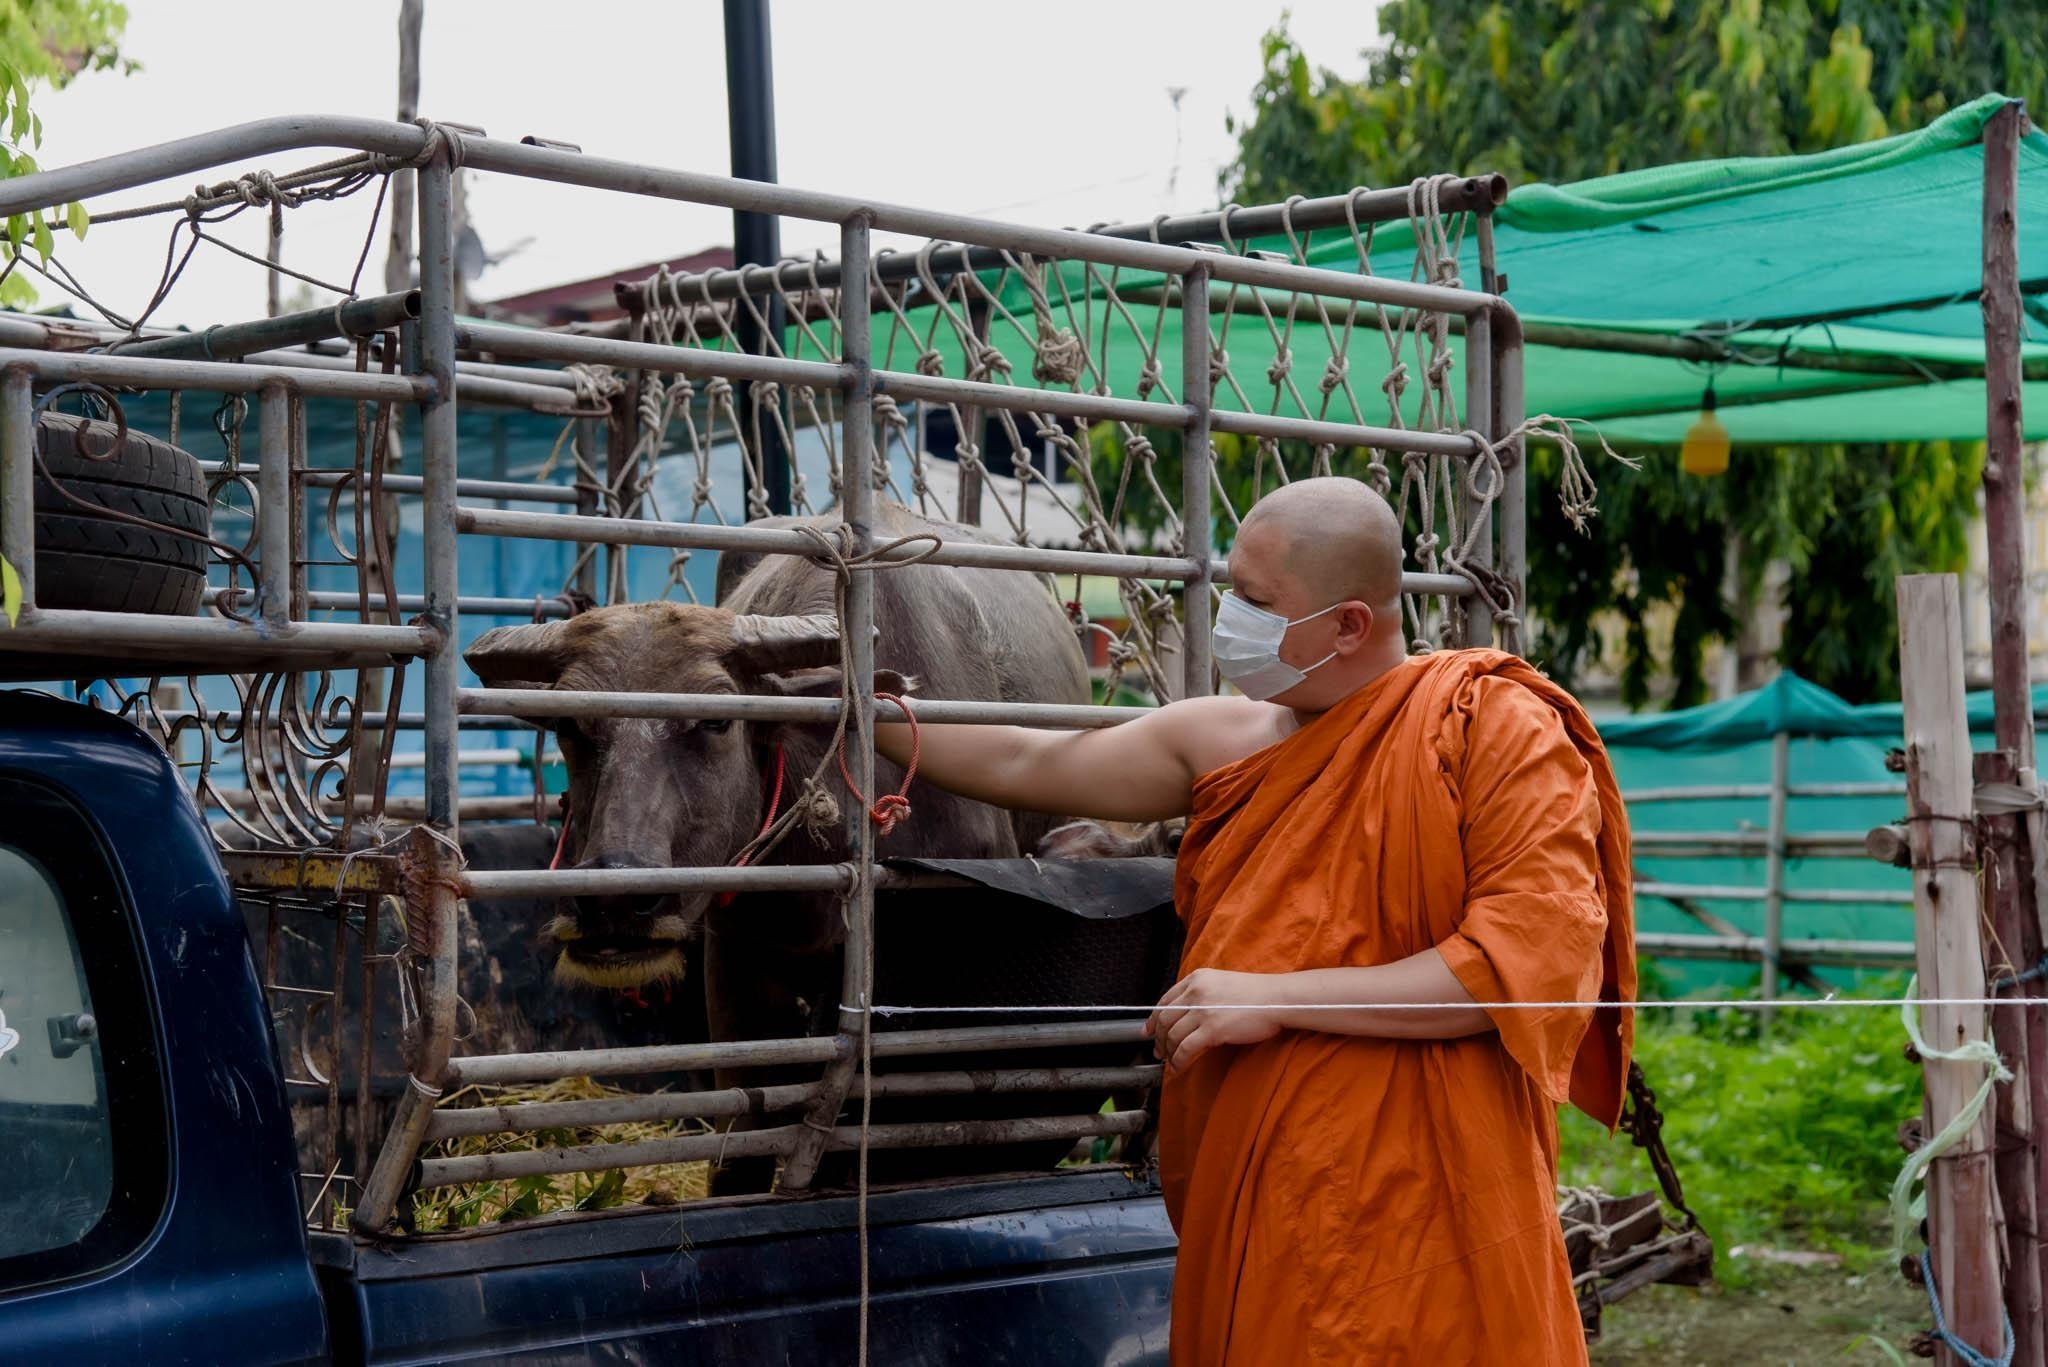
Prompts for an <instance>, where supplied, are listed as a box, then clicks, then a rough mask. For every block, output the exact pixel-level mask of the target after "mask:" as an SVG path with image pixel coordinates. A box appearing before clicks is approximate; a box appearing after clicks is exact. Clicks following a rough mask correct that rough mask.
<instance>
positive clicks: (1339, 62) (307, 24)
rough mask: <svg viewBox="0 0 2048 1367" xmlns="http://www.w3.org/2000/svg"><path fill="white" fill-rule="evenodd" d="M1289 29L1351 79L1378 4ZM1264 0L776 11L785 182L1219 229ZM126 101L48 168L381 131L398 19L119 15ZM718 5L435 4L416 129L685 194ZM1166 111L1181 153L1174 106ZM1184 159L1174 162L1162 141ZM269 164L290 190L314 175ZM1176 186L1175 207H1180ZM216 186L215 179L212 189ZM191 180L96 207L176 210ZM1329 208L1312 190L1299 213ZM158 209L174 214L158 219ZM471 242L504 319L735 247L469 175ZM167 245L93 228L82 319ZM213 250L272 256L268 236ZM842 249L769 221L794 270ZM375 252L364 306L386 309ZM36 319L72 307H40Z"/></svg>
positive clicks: (1069, 216)
mask: <svg viewBox="0 0 2048 1367" xmlns="http://www.w3.org/2000/svg"><path fill="white" fill-rule="evenodd" d="M1290 8H1291V10H1292V28H1293V31H1294V32H1295V34H1296V35H1297V36H1298V37H1299V38H1300V39H1301V41H1302V42H1303V44H1304V46H1305V47H1306V48H1307V50H1308V53H1309V55H1310V58H1311V59H1312V60H1313V61H1315V62H1316V63H1317V64H1319V65H1323V66H1329V67H1332V68H1334V69H1336V70H1338V71H1340V72H1343V73H1345V74H1347V75H1356V74H1358V73H1359V72H1360V71H1362V69H1363V66H1364V60H1363V58H1362V57H1361V56H1360V51H1361V49H1362V48H1364V47H1365V46H1366V45H1367V44H1368V43H1369V42H1371V40H1372V38H1373V31H1374V26H1373V18H1372V15H1373V11H1374V8H1375V7H1374V6H1373V5H1372V4H1370V3H1367V0H1296V2H1295V3H1294V4H1293V5H1292V6H1291V7H1290ZM1281 9H1282V4H1281V2H1280V0H1252V3H1249V4H1239V5H1233V6H1205V5H1196V4H1189V3H1186V2H1185V0H1182V3H1167V2H1166V0H1040V2H1039V3H1038V4H1037V5H1035V6H1033V7H1031V8H1030V9H1028V10H1027V8H1026V7H1024V6H1021V5H1008V4H990V3H977V2H976V0H967V2H966V3H962V2H961V0H953V2H952V3H944V2H943V0H868V2H866V3H861V2H859V0H838V3H826V2H825V0H816V2H813V0H776V4H775V7H774V25H775V32H774V50H775V85H776V92H775V93H776V119H777V136H778V141H779V148H780V160H781V166H780V170H781V179H782V180H783V181H784V182H785V183H788V184H791V185H798V186H803V187H806V188H812V189H819V190H833V191H843V192H848V193H855V194H860V195H864V196H867V197H870V198H875V199H882V200H887V201H891V202H895V203H902V204H911V205H920V206H928V207H933V208H942V209H948V210H953V211H958V212H966V213H980V214H986V215H988V216H991V217H998V218H1007V219H1012V220H1016V221H1021V222H1031V223H1043V224H1051V225H1056V226H1084V225H1086V224H1088V223H1092V222H1096V221H1101V220H1141V219H1147V218H1150V217H1152V216H1153V215H1154V214H1157V213H1159V212H1162V211H1164V210H1168V209H1190V208H1200V207H1213V206H1214V205H1215V203H1216V202H1217V195H1216V173H1217V171H1218V169H1219V168H1220V167H1221V166H1222V165H1223V164H1224V163H1225V162H1226V161H1227V160H1228V159H1229V156H1230V152H1231V147H1232V139H1231V137H1230V135H1229V134H1228V133H1227V132H1226V131H1225V128H1224V116H1225V114H1226V112H1227V111H1237V112H1240V113H1242V112H1243V111H1244V110H1245V109H1246V107H1247V105H1248V102H1249V96H1250V93H1251V89H1252V86H1253V83H1254V82H1255V81H1256V80H1257V78H1258V72H1259V38H1260V35H1261V34H1262V33H1263V32H1265V30H1266V29H1267V28H1269V27H1270V26H1271V25H1272V24H1273V23H1274V22H1275V21H1276V20H1277V19H1278V18H1279V17H1280V12H1281ZM129 12H130V19H129V25H128V33H127V39H126V42H125V49H126V51H127V53H128V55H130V56H132V57H133V58H135V59H136V60H137V61H139V62H141V63H142V67H143V69H142V70H141V71H140V72H138V73H137V74H135V75H132V76H128V77H119V76H115V75H112V74H106V73H100V74H92V75H87V76H84V77H81V78H80V79H79V80H78V81H76V82H75V83H74V84H73V85H72V86H71V87H70V88H68V89H66V90H63V91H59V92H54V93H52V92H45V93H44V94H43V95H42V96H41V97H40V98H39V102H38V104H37V109H38V111H39V112H40V113H41V114H42V117H43V122H44V125H45V129H46V134H45V141H44V143H43V146H42V148H41V149H40V152H39V153H38V157H39V160H40V161H41V163H42V164H43V165H45V166H59V165H65V164H68V163H71V162H75V161H80V160H84V159H87V158H91V157H95V156H101V155H105V154H107V153H110V152H115V151H119V150H122V149H125V148H130V147H135V146H138V145H142V144H145V143H149V142H155V141H160V140H163V139H166V138H173V137H178V136H181V135H184V134H188V133H196V132H200V131H204V130H206V129H210V128H216V127H221V126H224V125H227V124H233V123H237V122H240V121H242V120H245V119H253V118H259V117H262V116H265V115H271V114H285V113H346V114H364V115H375V116H384V117H389V116H391V114H392V113H393V112H394V111H395V109H396V100H397V77H396V53H397V36H396V35H397V13H398V3H397V0H350V2H349V3H340V2H339V0H329V2H328V3H325V4H318V5H315V4H280V3H277V2H276V0H212V2H211V3H207V4H204V5H194V4H190V3H182V2H181V0H129ZM722 27H723V25H722V20H721V6H720V5H719V4H717V3H715V2H714V0H681V2H678V3H668V4H660V3H642V2H638V0H585V3H581V4H563V3H560V0H553V2H552V3H540V2H539V0H494V2H493V3H485V2H484V0H427V4H426V24H425V34H424V38H423V41H422V51H423V56H422V78H421V97H420V105H421V110H422V112H423V113H425V114H427V115H429V116H431V117H436V118H445V119H450V120H453V121H456V122H460V123H467V124H474V125H480V126H481V127H483V128H485V129H486V130H488V131H489V132H490V133H491V135H492V136H494V137H501V138H507V139H514V140H516V139H518V138H519V137H521V136H523V135H525V134H529V133H531V134H536V135H539V136H542V137H547V138H555V139H562V140H566V141H570V142H575V143H578V144H580V145H582V147H583V148H584V149H585V150H586V151H589V152H592V153H595V154H601V155H605V156H611V157H619V158H625V159H628V160H635V161H642V162H647V163H651V164H655V165H662V166H672V167H678V168H682V169H686V170H693V171H706V172H715V173H723V172H725V171H726V170H727V169H728V161H727V142H726V116H725V68H724V57H723V47H722V43H723V33H722ZM1171 86H1182V87H1185V88H1186V91H1187V93H1186V95H1185V97H1184V98H1183V100H1182V103H1181V110H1180V119H1179V130H1178V134H1176V126H1175V116H1174V109H1173V105H1172V103H1171V101H1170V99H1169V97H1168V95H1167V90H1168V87H1171ZM1177 138H1178V153H1176V139H1177ZM319 159H320V157H319V155H318V154H299V155H286V156H283V157H280V158H277V159H275V160H273V161H272V162H270V163H268V164H269V165H270V166H271V169H273V170H279V171H282V170H286V169H290V168H292V167H294V166H300V165H308V164H311V163H312V162H314V161H317V160H319ZM1176 171H1177V173H1178V174H1177V182H1176ZM218 178H219V177H216V176H209V177H208V179H218ZM190 188H191V187H190V186H189V185H187V184H185V183H183V182H182V181H181V182H179V183H176V184H174V185H170V186H165V187H160V188H159V190H157V191H156V192H154V193H145V194H139V195H138V194H136V193H133V192H131V193H129V194H126V195H121V196H114V197H110V199H109V200H108V201H106V203H108V204H112V203H117V202H127V203H135V202H138V201H142V200H147V199H157V198H170V197H172V194H182V193H183V192H185V191H187V190H189V189H190ZM1342 188H1345V187H1341V186H1303V187H1302V189H1303V190H1304V191H1305V192H1309V193H1318V192H1331V191H1335V190H1339V189H1342ZM165 191H169V192H171V193H165ZM373 199H374V191H370V192H365V193H363V194H361V195H359V196H357V197H355V198H353V199H350V200H346V201H342V202H341V203H338V204H334V205H316V206H312V207H309V208H306V209H301V210H298V211H297V212H295V213H294V214H292V215H291V216H290V217H289V218H288V220H287V227H286V234H285V261H286V263H287V264H289V265H292V266H295V267H297V268H298V269H301V270H304V271H306V272H308V273H310V274H313V275H316V276H319V277H322V278H324V279H339V280H346V279H347V277H348V274H349V272H350V270H351V269H352V268H353V266H354V263H355V258H356V253H357V252H358V250H360V247H361V244H362V240H363V235H364V230H365V228H366V226H367V224H368V216H369V213H370V210H371V207H372V203H373ZM469 208H470V215H471V219H472V222H473V223H474V225H475V227H476V229H477V231H478V233H479V234H480V235H481V237H482V239H483V241H484V243H485V246H486V248H487V249H488V250H490V251H492V252H494V253H495V252H501V251H504V250H506V249H507V248H510V247H512V246H513V245H514V244H515V243H517V242H518V241H519V240H520V239H522V238H526V237H529V236H530V237H533V238H535V239H536V240H535V241H534V242H533V243H532V244H531V245H529V246H527V247H525V248H524V249H523V250H520V251H518V252H517V253H515V254H513V255H512V256H511V257H510V258H509V259H507V260H505V261H503V262H502V263H500V264H498V265H496V266H494V267H492V268H491V269H490V270H489V271H488V272H487V273H486V274H485V275H484V276H483V277H482V279H481V280H479V281H478V282H477V283H476V284H475V285H474V286H473V287H472V289H473V292H474V295H475V297H478V298H484V299H489V298H494V297H498V296H502V295H508V294H515V293H519V292H522V291H524V290H528V289H532V288H536V287H539V286H542V285H548V284H554V283H557V282H560V281H564V280H572V279H577V278H580V277H584V276H589V275H595V274H599V273H601V272H603V271H606V270H610V269H614V268H618V267H625V266H631V265H637V264H640V263H643V262H648V261H653V260H658V259H662V258H665V257H669V256H672V255H680V254H682V253H684V252H688V251H691V250H694V249H697V248H700V247H706V246H711V245H716V244H722V243H726V242H729V241H730V240H731V219H730V215H729V214H727V213H726V212H724V211H722V210H716V209H709V208H701V209H700V208H696V207H693V206H690V205H681V204H676V203H673V202H669V201H655V200H645V199H633V198H628V197H626V196H620V195H609V194H604V193H600V192H596V191H584V190H576V189H568V188H564V187H561V186H554V185H547V184H542V183H540V182H534V181H522V180H517V179H513V178H508V177H502V176H491V175H471V176H470V177H469ZM169 230H170V220H169V219H167V218H166V219H154V220H144V221H141V222H136V223H128V224H105V225H102V226H101V227H100V228H98V229H95V230H94V231H93V232H92V233H91V234H90V236H89V237H88V239H87V241H86V242H85V243H83V244H74V243H71V242H70V239H69V238H68V237H66V238H64V239H62V241H63V242H64V243H65V244H66V245H63V246H62V247H61V248H60V251H61V254H62V256H63V258H64V260H65V261H66V263H67V264H68V265H70V267H71V269H72V270H73V271H74V272H76V273H77V274H78V275H79V276H80V277H81V278H82V279H83V280H84V281H85V283H86V284H87V286H88V287H89V288H90V289H91V290H92V291H93V292H94V293H95V294H96V295H99V296H101V297H102V298H104V299H105V300H106V302H108V303H109V304H111V305H113V306H114V307H116V308H117V309H119V310H121V311H122V312H126V313H130V314H132V313H133V312H134V311H135V310H136V309H137V308H139V307H140V305H141V304H142V303H143V302H144V301H145V300H146V299H147V298H148V296H149V293H150V291H151V289H152V288H153V286H154V285H155V282H156V279H157V276H158V273H159V271H160V270H161V269H162V263H163V253H164V242H165V237H166V234H167V233H168V232H169ZM223 235H225V236H227V237H229V238H230V239H231V240H233V241H235V242H237V243H238V244H240V245H243V246H246V247H248V248H250V249H252V250H256V251H259V252H260V251H261V249H262V228H261V223H260V215H258V214H254V213H250V214H245V215H244V216H243V217H242V218H241V219H239V220H237V221H236V222H235V223H234V224H232V225H229V227H228V228H226V229H225V230H224V231H223ZM835 242H836V230H835V229H833V228H831V227H830V226H828V225H823V224H813V223H802V222H797V221H793V220H786V221H785V223H784V227H783V245H784V249H785V250H786V251H795V250H806V251H807V250H809V249H811V248H813V247H825V248H826V249H827V250H831V249H832V247H833V244H834V243H835ZM382 265H383V239H382V234H381V232H380V234H379V240H378V244H377V247H376V249H375V250H374V251H373V253H372V256H371V259H370V265H369V268H368V269H367V270H366V272H365V280H366V282H367V283H366V292H375V291H376V290H377V289H381V288H382V285H381V280H382ZM263 274H264V272H263V271H262V269H261V268H260V267H257V266H253V265H251V264H249V263H247V262H243V261H238V260H236V259H235V258H234V257H232V256H230V255H228V254H227V253H224V252H221V251H219V250H218V249H216V248H212V247H207V246H202V247H201V249H200V251H199V254H198V255H197V256H196V257H195V258H194V260H193V262H192V265H191V266H190V268H189V269H188V270H187V272H186V274H185V275H184V277H183V278H182V280H181V281H180V283H179V286H178V289H177V291H176V292H175V293H174V294H173V296H172V297H171V299H170V301H169V302H168V303H167V304H166V305H165V307H164V308H163V309H162V310H161V311H160V312H159V313H158V315H157V317H156V320H154V321H162V322H170V323H191V324H200V323H209V322H219V321H232V320H235V319H239V318H246V317H253V316H258V315H260V314H261V313H262V311H263V301H264V287H263ZM41 294H42V298H43V301H44V303H46V304H51V303H56V302H60V300H61V296H59V295H58V294H57V292H56V291H55V290H54V289H53V288H51V287H48V286H42V287H41Z"/></svg>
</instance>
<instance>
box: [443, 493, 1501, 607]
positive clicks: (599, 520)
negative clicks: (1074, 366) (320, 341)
mask: <svg viewBox="0 0 2048 1367" xmlns="http://www.w3.org/2000/svg"><path fill="white" fill-rule="evenodd" d="M455 516H456V530H458V531H461V532H467V533H472V534H476V535H488V536H514V537H526V538H529V539H533V540H538V541H580V542H591V543H597V544H600V545H601V544H605V543H608V542H617V543H624V544H627V545H634V546H668V547H673V548H677V549H687V550H710V551H734V550H740V551H758V552H761V553H764V554H769V555H802V556H812V555H816V554H817V553H818V545H817V543H816V542H815V541H813V540H811V539H810V538H809V537H807V536H805V535H803V534H802V533H801V532H791V531H782V530H779V529H776V528H771V527H721V526H717V525H715V524H711V523H700V522H655V521H652V520H647V519H640V518H626V519H620V518H609V517H579V516H576V515H574V514H569V513H526V512H512V511H505V510H500V509H496V508H472V507H463V508H458V509H457V510H456V514H455ZM928 551H930V547H929V545H928V544H925V543H920V544H917V545H912V546H907V547H905V548H903V549H902V550H900V551H898V552H895V553H894V554H893V555H892V556H891V557H889V558H891V559H899V560H928V561H930V562H931V563H932V564H935V565H973V566H976V567H978V568H981V569H994V570H1034V571H1038V572H1041V573H1047V574H1099V575H1111V576H1115V577H1118V578H1123V579H1170V580H1185V579H1186V578H1188V576H1189V575H1191V574H1193V573H1194V572H1195V565H1194V562H1193V561H1190V560H1187V559H1185V558H1183V557H1180V556H1164V555H1109V554H1106V553H1102V552H1097V551H1055V550H1045V549H1043V548H1041V547H1037V546H1000V545H989V544H987V543H985V542H980V541H945V542H942V543H941V544H940V545H939V547H938V549H937V550H936V551H933V552H931V553H929V554H927V552H928ZM1209 578H1210V580H1211V581H1212V582H1215V583H1224V584H1227V583H1229V582H1230V573H1229V567H1228V566H1227V565H1223V564H1212V565H1211V566H1210V568H1209ZM1401 588H1402V591H1403V592H1406V593H1429V594H1436V595H1439V596H1442V597H1450V598H1457V597H1463V596H1465V595H1468V594H1470V593H1471V592H1472V586H1471V585H1470V584H1469V583H1467V582H1466V581H1465V580H1463V579H1461V578H1459V577H1458V576H1457V575H1452V574H1404V575H1402V576H1401Z"/></svg>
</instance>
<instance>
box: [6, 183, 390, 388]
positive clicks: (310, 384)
mask: <svg viewBox="0 0 2048 1367" xmlns="http://www.w3.org/2000/svg"><path fill="white" fill-rule="evenodd" d="M10 183H12V182H10ZM16 365H19V366H25V367H26V368H27V369H28V370H29V372H30V373H32V374H34V375H35V376H37V377H38V378H40V379H45V380H55V381H58V382H60V383H63V382H71V381H77V380H85V381H90V382H91V383H94V384H104V385H116V386H125V387H127V388H132V389H203V390H206V391H207V392H209V393H216V394H254V393H257V392H258V391H260V390H263V389H265V388H267V387H269V386H271V385H276V384H282V385H284V386H285V387H286V388H287V389H288V390H290V391H291V392H292V393H294V394H304V395H309V396H311V397H314V398H322V399H362V400H364V401H366V402H370V403H380V402H391V403H411V402H413V401H414V400H415V399H418V398H420V397H421V396H422V395H423V394H424V393H425V392H426V386H425V385H424V384H423V383H422V382H421V381H419V380H415V379H410V378H407V377H406V376H403V375H380V374H376V373H373V372H363V373H358V372H356V371H354V370H347V371H341V370H307V369H303V368H298V367H286V366H272V365H248V364H245V363H243V362H239V361H165V360H156V359H151V358H148V357H136V356H110V355H105V354H101V353H87V352H78V351H30V350H26V349H23V348H20V347H8V348H4V349H0V368H5V367H7V366H16Z"/></svg>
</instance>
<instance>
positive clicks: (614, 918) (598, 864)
mask: <svg viewBox="0 0 2048 1367" xmlns="http://www.w3.org/2000/svg"><path fill="white" fill-rule="evenodd" d="M578 867H579V868H585V869H644V868H649V867H652V866H651V865H649V864H647V863H645V862H644V861H642V860H639V859H633V858H630V857H627V856H620V855H601V856H599V857H598V858H596V859H590V860H586V861H584V862H583V863H582V864H580V865H578ZM664 896H666V894H665V893H660V892H599V893H586V894H584V895H582V896H580V897H577V898H575V899H573V900H574V902H575V904H576V915H577V917H578V919H585V918H587V919H588V920H590V921H591V922H593V923H595V924H599V925H603V924H607V923H609V924H611V925H614V926H621V925H627V924H630V923H632V922H633V921H636V920H639V919H641V918H643V917H648V916H652V915H653V914H654V911H655V908H657V907H659V906H660V905H661V902H662V899H663V897H664Z"/></svg>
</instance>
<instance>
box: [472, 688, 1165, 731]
mask: <svg viewBox="0 0 2048 1367" xmlns="http://www.w3.org/2000/svg"><path fill="white" fill-rule="evenodd" d="M456 705H457V707H459V708H460V709H461V710H462V711H464V712H472V713H483V712H488V713H493V714H497V715H502V716H508V717H644V718H671V719H679V720H690V721H698V720H704V719H706V718H712V719H718V718H734V719H743V720H749V721H789V722H821V723H825V724H828V725H829V724H830V723H832V722H835V721H837V720H838V719H839V708H840V703H839V700H838V699H836V698H781V697H773V698H771V697H762V696H759V695H755V694H748V693H595V692H582V691H579V690H574V689H550V688H465V689H462V690H461V691H460V692H459V693H458V694H457V695H456ZM871 706H872V704H871ZM881 707H882V709H883V710H884V711H885V712H886V713H887V715H888V716H890V717H893V718H897V719H899V720H900V714H899V713H898V712H897V710H896V706H895V704H894V703H883V704H881ZM911 710H912V711H913V712H914V713H916V715H917V719H918V720H919V721H920V722H932V723H936V724H940V725H944V724H949V723H965V724H977V725H978V724H989V723H1003V724H1007V725H1011V726H1058V727H1070V728H1075V729H1092V728H1095V727H1101V726H1117V725H1120V724H1122V723H1124V722H1127V721H1136V720H1137V719H1138V718H1139V717H1142V716H1144V715H1146V714H1147V713H1149V712H1151V711H1153V710H1154V709H1152V708H1149V707H1094V706H1087V705H1083V704H1076V703H1005V702H950V701H945V700H942V699H933V700H931V701H919V700H914V701H913V702H912V706H911Z"/></svg>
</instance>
